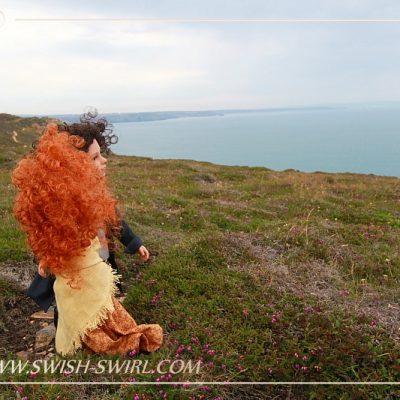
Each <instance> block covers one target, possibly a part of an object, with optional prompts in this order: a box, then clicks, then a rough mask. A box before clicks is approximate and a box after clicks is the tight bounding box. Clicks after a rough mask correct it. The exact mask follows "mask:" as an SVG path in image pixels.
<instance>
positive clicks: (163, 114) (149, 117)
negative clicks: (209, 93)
mask: <svg viewBox="0 0 400 400" xmlns="http://www.w3.org/2000/svg"><path fill="white" fill-rule="evenodd" d="M345 107H346V106H315V107H309V106H308V107H279V108H258V109H227V110H204V111H146V112H137V113H100V115H101V116H104V117H106V118H107V120H108V121H109V122H111V123H123V122H147V121H162V120H167V119H176V118H191V117H215V116H220V117H223V116H224V115H227V114H243V113H260V112H285V111H286V112H287V111H307V110H310V111H318V110H337V109H339V108H345ZM20 116H21V117H31V116H32V115H31V114H29V115H28V114H24V115H22V114H21V115H20ZM35 116H41V117H45V116H46V117H50V118H57V119H60V120H61V121H64V122H67V123H71V122H78V121H79V117H80V115H79V114H51V115H44V114H43V115H35Z"/></svg>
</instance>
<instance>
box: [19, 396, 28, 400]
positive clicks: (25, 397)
mask: <svg viewBox="0 0 400 400" xmlns="http://www.w3.org/2000/svg"><path fill="white" fill-rule="evenodd" d="M21 400H29V399H28V397H27V396H24V397H23V398H22V399H21Z"/></svg>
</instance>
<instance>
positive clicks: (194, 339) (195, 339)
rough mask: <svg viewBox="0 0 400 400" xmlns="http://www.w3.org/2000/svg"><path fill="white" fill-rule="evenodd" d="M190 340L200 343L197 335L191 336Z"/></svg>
mask: <svg viewBox="0 0 400 400" xmlns="http://www.w3.org/2000/svg"><path fill="white" fill-rule="evenodd" d="M190 340H191V341H192V342H193V343H196V344H200V340H199V338H198V337H197V336H193V337H192V338H191V339H190Z"/></svg>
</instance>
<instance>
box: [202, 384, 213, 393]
mask: <svg viewBox="0 0 400 400" xmlns="http://www.w3.org/2000/svg"><path fill="white" fill-rule="evenodd" d="M201 390H203V391H205V392H209V391H211V388H210V386H207V385H204V386H201Z"/></svg>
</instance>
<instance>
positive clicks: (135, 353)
mask: <svg viewBox="0 0 400 400" xmlns="http://www.w3.org/2000/svg"><path fill="white" fill-rule="evenodd" d="M136 355H137V351H136V350H131V351H130V352H129V353H128V356H129V357H135V356H136Z"/></svg>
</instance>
